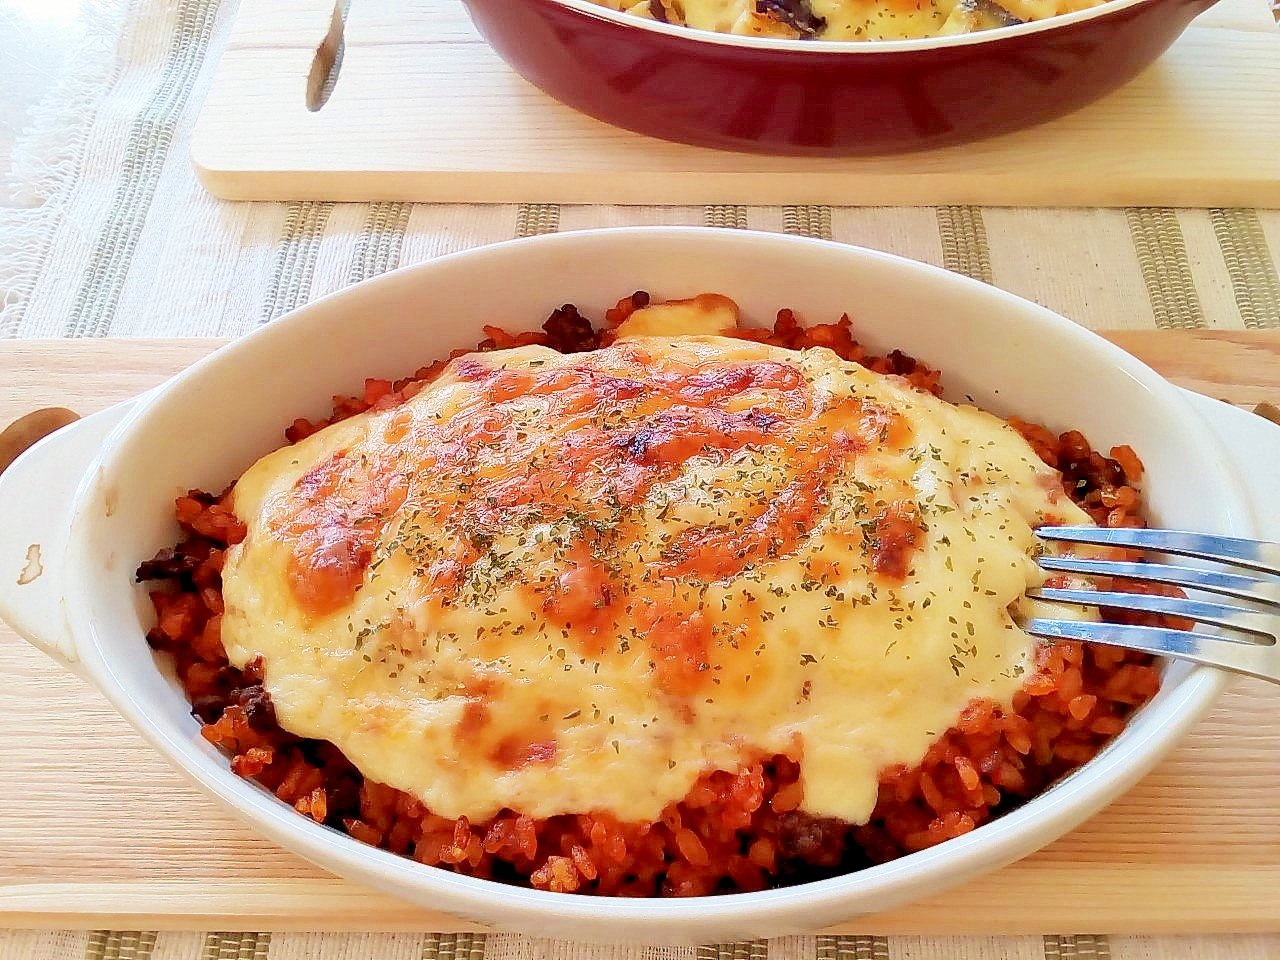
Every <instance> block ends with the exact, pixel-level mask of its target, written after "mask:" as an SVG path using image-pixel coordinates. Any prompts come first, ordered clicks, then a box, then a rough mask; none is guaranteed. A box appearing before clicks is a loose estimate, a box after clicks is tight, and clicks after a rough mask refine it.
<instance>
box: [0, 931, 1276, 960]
mask: <svg viewBox="0 0 1280 960" xmlns="http://www.w3.org/2000/svg"><path fill="white" fill-rule="evenodd" d="M1278 945H1280V941H1278V940H1277V938H1276V937H1271V936H1265V935H1253V936H1232V937H1225V936H1214V937H1115V936H1112V937H1106V936H1102V935H1099V934H1076V935H1070V936H1068V935H1050V936H1043V937H967V938H953V937H870V936H857V937H854V936H848V937H786V938H783V939H779V940H769V941H764V940H752V941H743V942H740V943H722V944H710V945H707V946H703V947H657V946H645V945H632V946H598V945H589V944H581V943H574V942H572V941H568V940H540V939H534V938H529V937H518V936H514V935H509V934H491V935H488V936H484V935H481V934H465V933H459V934H438V933H413V934H409V933H399V934H369V933H363V934H362V933H350V934H333V933H328V934H317V933H276V934H266V933H207V934H193V933H171V932H158V933H157V932H154V931H153V932H145V931H108V930H95V931H88V932H41V931H13V932H7V933H6V932H3V931H0V957H4V958H5V960H988V958H991V960H1166V958H1167V960H1275V958H1276V957H1277V956H1280V954H1278V953H1277V952H1276V951H1277V946H1278Z"/></svg>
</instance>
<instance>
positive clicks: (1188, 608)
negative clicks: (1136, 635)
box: [1027, 587, 1276, 646]
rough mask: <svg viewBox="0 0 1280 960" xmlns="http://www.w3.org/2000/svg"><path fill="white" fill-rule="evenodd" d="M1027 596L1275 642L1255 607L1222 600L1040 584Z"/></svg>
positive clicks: (1264, 617)
mask: <svg viewBox="0 0 1280 960" xmlns="http://www.w3.org/2000/svg"><path fill="white" fill-rule="evenodd" d="M1027 596H1028V597H1035V598H1037V599H1040V600H1054V601H1058V602H1060V603H1081V604H1086V605H1088V606H1095V607H1110V608H1112V609H1115V610H1140V611H1143V612H1146V613H1165V614H1168V615H1170V616H1174V617H1186V618H1187V619H1188V620H1195V621H1197V622H1198V623H1211V624H1213V625H1214V626H1218V627H1234V628H1235V629H1237V630H1245V631H1247V632H1249V633H1251V634H1258V635H1259V636H1260V637H1261V638H1263V639H1262V640H1255V641H1254V642H1255V643H1258V642H1263V643H1266V644H1267V645H1268V646H1270V645H1272V644H1274V643H1275V642H1276V635H1275V634H1274V633H1273V632H1272V631H1273V630H1274V629H1275V627H1274V626H1272V623H1271V621H1272V620H1273V619H1274V618H1272V617H1271V616H1269V615H1267V614H1265V613H1258V612H1257V611H1256V610H1245V609H1243V608H1241V607H1232V606H1229V605H1227V604H1223V603H1206V602H1204V601H1203V600H1187V599H1185V598H1183V597H1160V596H1154V595H1152V594H1145V593H1112V592H1111V591H1108V590H1062V589H1058V588H1057V587H1043V588H1041V589H1039V590H1028V591H1027Z"/></svg>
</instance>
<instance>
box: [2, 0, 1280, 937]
mask: <svg viewBox="0 0 1280 960" xmlns="http://www.w3.org/2000/svg"><path fill="white" fill-rule="evenodd" d="M98 2H99V3H100V4H101V5H103V6H104V7H112V5H114V8H113V9H112V10H110V11H108V12H109V13H110V14H111V15H110V16H107V15H106V14H103V15H102V17H101V22H103V23H111V24H119V25H120V26H119V29H120V31H121V32H120V34H119V36H118V37H114V42H115V44H116V52H115V54H114V55H113V56H108V57H103V56H97V57H94V56H89V55H86V56H85V57H84V58H82V62H83V70H84V71H85V75H84V76H77V77H76V78H74V82H73V83H70V84H69V86H68V87H67V88H66V91H70V92H69V93H67V96H68V97H71V96H74V97H78V98H80V100H79V101H78V102H77V103H76V104H75V106H76V110H75V113H74V116H76V117H79V118H80V120H81V122H80V124H79V126H77V127H76V128H75V130H74V131H71V132H69V134H68V137H67V143H66V144H65V149H62V150H61V151H60V152H59V153H58V155H57V157H55V158H50V157H44V156H37V155H35V153H34V151H36V150H38V149H42V148H41V146H40V144H41V143H44V142H45V140H47V138H33V139H32V141H31V142H30V143H27V144H20V145H19V156H18V157H16V158H15V164H14V168H15V169H19V170H29V171H35V173H34V174H33V178H32V181H31V183H30V184H28V185H27V188H26V190H25V193H24V195H25V196H28V197H29V198H30V200H31V202H30V204H29V206H27V207H23V208H11V209H10V208H6V209H0V252H3V257H0V338H32V337H159V336H187V337H189V336H220V337H225V336H235V335H238V334H242V333H245V332H248V331H250V330H252V329H254V328H255V327H257V326H259V325H260V324H263V323H270V322H271V321H273V320H274V319H276V318H278V317H280V316H281V315H283V314H285V313H287V312H288V311H290V310H292V309H294V308H296V307H297V306H299V305H301V304H304V303H306V302H308V301H310V300H312V299H314V298H316V297H319V296H323V295H325V294H328V293H331V292H333V291H336V290H340V289H342V288H343V287H346V286H348V285H350V284H352V283H355V282H358V281H360V280H364V279H367V278H369V277H372V276H376V275H378V274H380V273H384V272H386V271H387V270H391V269H394V268H396V267H398V266H404V265H409V264H415V263H421V262H424V261H427V260H430V259H432V258H435V257H439V256H441V255H444V254H447V253H452V252H455V251H459V250H465V249H469V248H473V247H477V246H481V245H483V244H488V243H494V242H499V241H504V240H510V239H514V238H517V237H531V236H536V235H539V234H546V233H554V232H558V231H570V230H584V229H593V228H602V227H617V226H627V225H652V224H685V225H699V226H703V225H705V226H712V227H718V228H724V229H739V230H741V229H753V230H764V231H771V232H777V233H787V234H793V235H799V236H808V237H818V238H822V239H827V240H835V241H839V242H843V243H851V244H860V245H864V246H867V247H871V248H875V249H878V250H885V251H888V252H891V253H896V254H900V255H902V256H906V257H911V258H914V259H918V260H922V261H925V262H928V263H933V264H936V265H938V266H942V267H945V268H947V269H950V270H954V271H957V272H959V273H963V274H965V275H968V276H970V277H974V278H976V279H978V280H981V281H984V282H987V283H992V284H995V285H997V286H1000V287H1002V288H1004V289H1007V290H1010V291H1012V292H1014V293H1017V294H1019V295H1021V296H1024V297H1028V298H1030V299H1033V300H1035V301H1038V302H1040V303H1043V304H1045V305H1046V306H1048V307H1050V308H1052V309H1054V310H1057V311H1059V312H1060V313H1062V314H1064V315H1066V316H1068V317H1070V318H1072V319H1073V320H1075V321H1077V322H1079V323H1081V324H1084V325H1086V326H1088V327H1091V328H1094V329H1110V328H1157V327H1167V328H1198V327H1205V328H1214V329H1223V330H1232V329H1245V328H1278V327H1280V211H1276V210H1253V209H1215V210H1172V209H1149V208H1142V209H1128V210H1122V209H1116V210H1030V209H1008V208H990V207H989V208H978V207H972V206H946V207H938V208H936V209H935V208H875V207H869V208H852V207H839V206H834V207H833V206H813V205H800V206H782V207H752V206H741V205H708V206H607V205H600V206H580V205H556V204H546V203H524V204H505V205H489V206H468V205H432V206H427V205H411V204H405V203H392V202H380V203H368V204H332V203H314V202H295V203H263V204H227V203H220V202H217V201H215V200H213V199H211V198H210V197H209V196H207V195H206V194H205V193H204V192H203V191H202V190H201V189H200V188H199V186H198V185H197V183H196V182H195V179H194V177H193V176H192V172H191V169H190V167H189V164H188V162H187V155H188V147H189V140H190V132H191V127H192V124H193V121H194V117H195V112H196V110H197V109H198V105H199V104H200V102H201V100H202V99H203V97H204V94H205V91H206V90H207V88H208V84H209V80H210V76H211V70H212V66H213V63H214V62H215V60H216V54H217V53H218V52H219V50H220V49H221V45H222V44H223V43H224V42H225V32H226V27H227V25H228V23H229V19H230V16H231V13H232V8H233V7H234V6H235V4H234V3H233V2H231V0H227V2H225V3H224V2H222V0H172V2H169V3H155V2H152V0H98ZM115 8H118V9H115ZM106 39H107V40H111V39H112V38H106ZM90 52H91V51H90ZM95 71H96V72H95ZM64 92H65V91H64ZM71 115H72V114H70V113H69V114H68V116H71ZM37 141H39V142H37ZM24 150H25V151H28V153H27V154H23V151H24ZM802 279H803V278H800V280H801V282H802ZM121 840H122V842H123V841H126V840H127V838H121ZM227 922H228V923H230V925H232V926H235V924H234V923H232V922H231V920H230V918H229V919H228V921H227ZM1077 926H1078V929H1076V930H1069V931H1044V932H1043V935H1041V936H1022V937H994V936H993V937H882V936H823V937H789V938H783V939H779V940H771V941H762V940H757V941H743V942H738V943H721V944H706V945H703V946H700V947H688V948H666V947H656V946H645V945H634V946H618V947H600V946H593V945H588V944H582V943H575V942H572V941H569V940H563V941H561V940H541V939H536V938H531V937H524V936H519V935H514V934H493V935H489V936H484V935H478V934H440V933H431V932H422V933H411V934H409V933H406V934H373V933H360V932H352V933H345V934H317V933H283V932H275V933H272V932H268V931H257V932H241V931H229V932H228V931H195V932H186V933H182V932H168V931H159V932H158V931H154V930H152V931H147V930H133V931H123V930H91V931H58V930H38V929H35V930H7V931H5V930H0V960H11V958H12V960H1175V958H1178V960H1181V958H1187V960H1210V958H1212V960H1280V936H1277V935H1257V936H1237V937H1233V936H1212V937H1199V938H1197V937H1184V938H1156V937H1133V936H1124V937H1120V936H1104V935H1102V934H1101V933H1097V932H1094V933H1089V932H1087V931H1089V930H1090V929H1092V928H1093V926H1094V925H1093V924H1092V923H1091V921H1090V918H1089V917H1085V916H1082V917H1080V918H1079V923H1078V925H1077Z"/></svg>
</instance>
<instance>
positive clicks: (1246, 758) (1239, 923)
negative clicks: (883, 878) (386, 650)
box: [0, 331, 1280, 935]
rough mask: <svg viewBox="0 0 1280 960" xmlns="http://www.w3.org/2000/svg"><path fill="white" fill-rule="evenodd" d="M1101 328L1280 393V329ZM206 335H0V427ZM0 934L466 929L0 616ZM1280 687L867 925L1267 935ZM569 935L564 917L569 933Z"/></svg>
mask: <svg viewBox="0 0 1280 960" xmlns="http://www.w3.org/2000/svg"><path fill="white" fill-rule="evenodd" d="M1111 336H1112V339H1114V340H1115V341H1116V342H1118V343H1120V344H1121V345H1122V346H1124V347H1126V348H1127V349H1129V350H1131V351H1132V352H1134V353H1136V354H1137V355H1138V356H1140V357H1142V358H1143V359H1145V360H1146V361H1147V362H1149V363H1151V364H1152V365H1153V366H1155V367H1156V368H1157V369H1159V370H1161V371H1162V372H1164V373H1165V374H1166V375H1167V376H1169V377H1170V378H1171V379H1173V380H1175V381H1177V382H1179V383H1181V384H1183V385H1185V386H1188V387H1191V388H1193V389H1198V390H1200V391H1202V392H1204V393H1208V394H1211V395H1214V396H1217V397H1220V398H1224V399H1228V400H1231V401H1234V402H1237V403H1244V404H1254V403H1259V402H1263V401H1266V400H1271V401H1275V400H1277V399H1280V331H1269V332H1248V333H1244V332H1240V333H1236V332H1231V333H1208V332H1203V331H1200V332H1189V331H1158V332H1157V331H1125V332H1123V333H1121V332H1117V333H1115V334H1112V335H1111ZM216 345H217V342H216V341H212V340H157V341H91V340H88V341H86V340H80V341H48V342H38V341H37V342H30V341H26V342H24V341H8V342H3V341H0V425H3V424H6V423H8V422H9V421H11V420H13V419H15V418H16V417H18V416H20V415H21V414H23V413H26V412H27V411H29V410H31V409H33V408H35V407H40V406H46V405H51V404H65V405H69V406H71V407H72V408H74V409H77V410H79V412H81V413H90V412H92V411H93V410H96V409H100V408H102V407H104V406H107V405H109V404H111V403H114V402H116V401H118V400H121V399H124V398H126V397H129V396H132V395H134V394H136V393H139V392H140V391H142V390H144V389H146V388H148V387H150V386H153V385H154V384H156V383H159V382H160V381H161V380H163V379H164V378H165V377H167V376H169V375H170V374H172V373H174V372H175V371H177V370H179V369H181V368H182V367H184V366H186V365H187V364H189V363H191V362H192V361H194V360H196V359H198V358H199V357H201V356H203V355H205V354H206V353H208V352H209V351H210V350H211V349H213V348H214V346H216ZM0 783H2V784H4V787H3V789H0V926H34V927H44V928H53V927H58V928H65V927H91V928H101V927H111V928H115V929H198V930H210V929H217V930H266V929H275V930H317V931H318V930H360V931H375V930H420V931H425V930H430V931H456V930H466V929H476V928H475V927H470V926H468V925H465V924H461V923H459V922H458V921H456V920H452V919H450V918H448V917H445V916H443V915H440V914H434V913H430V912H427V911H424V910H420V909H417V908H415V907H412V906H409V905H406V904H404V903H402V902H400V901H397V900H395V899H393V898H391V897H387V896H385V895H383V894H379V893H375V892H373V891H370V890H367V889H364V888H362V887H358V886H355V885H353V884H350V883H347V882H346V881H342V880H338V879H335V878H333V877H331V876H330V875H328V874H326V873H325V872H324V871H322V870H320V869H318V868H316V867H313V866H311V865H309V864H307V863H305V862H303V861H302V860H300V859H298V858H297V857H295V856H293V855H292V854H289V853H287V852H285V851H283V850H282V849H280V848H278V847H276V846H274V845H273V844H271V843H270V842H268V841H266V840H262V839H259V838H257V837H255V835H254V834H253V833H252V832H251V831H250V830H249V829H248V828H247V827H245V826H243V825H242V824H241V823H240V822H239V821H238V820H236V819H234V818H232V817H231V816H230V815H228V814H226V813H224V812H223V811H222V810H221V808H220V807H217V806H215V805H214V804H213V803H212V802H211V801H209V800H206V799H205V798H204V797H203V795H202V794H200V793H198V792H197V791H196V790H195V789H194V788H193V787H190V786H188V785H187V784H186V782H185V781H184V780H183V779H182V778H181V777H180V776H179V775H178V774H177V773H175V772H173V771H172V770H171V769H170V768H169V767H168V766H167V764H166V763H165V762H164V761H163V760H161V759H160V757H159V756H158V755H157V754H155V753H154V751H153V750H152V749H151V748H150V747H149V746H148V745H147V744H146V743H145V742H144V741H143V740H142V739H141V738H140V737H139V736H138V735H137V734H135V733H134V732H133V730H132V728H130V727H129V726H128V725H127V724H125V723H124V721H123V720H121V719H119V718H118V717H117V716H116V714H115V713H114V712H113V711H112V709H111V708H110V707H109V706H108V705H107V703H106V702H105V701H104V700H103V699H102V698H101V697H100V696H98V694H97V693H96V692H95V691H93V690H92V689H90V688H89V687H87V686H86V685H85V684H84V683H82V682H81V681H80V680H78V679H76V678H75V677H73V676H71V675H70V674H67V673H65V672H63V671H62V670H61V669H60V668H58V667H57V666H55V665H54V664H53V663H52V662H51V661H50V660H48V659H47V658H45V657H44V656H43V655H42V654H40V653H37V652H36V651H35V650H34V649H32V648H30V647H28V646H27V645H26V644H25V643H23V642H22V641H20V640H19V639H18V638H17V637H15V636H14V635H13V634H12V633H10V632H9V631H7V630H5V629H3V628H2V627H0ZM1277 798H1280V687H1273V686H1269V685H1266V684H1263V683H1261V682H1260V681H1248V682H1243V681H1242V682H1240V683H1238V684H1237V685H1235V686H1234V687H1233V689H1232V690H1231V691H1230V692H1229V693H1228V694H1227V695H1226V696H1224V697H1223V699H1222V701H1221V702H1220V704H1219V705H1218V707H1217V709H1216V710H1215V712H1214V713H1213V715H1212V716H1211V717H1210V718H1209V719H1208V720H1206V721H1205V722H1204V723H1203V724H1202V725H1201V726H1200V727H1199V728H1198V729H1197V730H1196V731H1195V732H1194V733H1193V734H1192V735H1191V736H1190V737H1188V739H1187V740H1186V742H1185V744H1184V745H1183V746H1182V747H1181V748H1180V749H1179V750H1177V751H1176V752H1175V753H1174V754H1173V755H1172V756H1171V757H1170V758H1169V759H1167V760H1166V761H1165V762H1164V763H1163V764H1162V765H1161V766H1160V767H1159V768H1158V769H1157V770H1156V771H1155V772H1154V773H1152V774H1151V775H1150V776H1148V777H1147V778H1146V779H1145V780H1144V781H1143V782H1142V783H1141V784H1140V785H1139V786H1138V787H1137V788H1135V789H1134V790H1133V791H1132V792H1131V793H1129V794H1128V795H1127V796H1126V797H1124V798H1123V799H1122V800H1120V801H1119V802H1117V803H1115V804H1113V805H1112V806H1111V807H1109V808H1108V809H1107V810H1105V811H1104V812H1103V813H1101V814H1099V815H1098V816H1097V817H1096V818H1094V819H1093V820H1092V821H1090V822H1089V823H1088V824H1086V825H1085V826H1084V827H1082V828H1081V829H1079V830H1077V831H1076V832H1075V833H1073V834H1071V835H1070V836H1068V837H1066V838H1064V839H1062V840H1060V841H1058V842H1057V843H1054V844H1052V845H1051V846H1049V847H1048V848H1046V849H1045V850H1043V851H1041V852H1040V853H1038V854H1036V855H1034V856H1032V857H1030V858H1028V859H1026V860H1024V861H1022V862H1020V863H1017V864H1014V865H1013V866H1010V867H1007V868H1005V869H1004V870H1001V871H999V872H998V873H995V874H992V875H989V876H987V877H985V878H982V879H980V880H977V881H975V882H973V883H972V884H970V885H968V886H965V887H962V888H959V889H957V890H954V891H952V892H950V893H947V894H945V895H942V896H939V897H935V898H933V899H931V900H929V901H927V902H925V903H922V904H917V905H914V906H912V907H910V908H907V909H903V910H898V911H894V912H893V913H889V914H884V915H881V916H877V917H871V918H866V919H862V920H857V921H854V922H851V923H847V924H844V925H842V926H841V927H839V928H836V929H837V930H838V931H840V932H861V933H874V934H897V933H914V934H947V933H982V934H1019V933H1028V934H1030V933H1043V932H1045V931H1054V930H1058V931H1062V930H1079V929H1086V928H1087V929H1088V930H1089V931H1092V932H1099V933H1149V934H1155V933H1196V932H1203V933H1208V932H1216V933H1228V932H1257V931H1280V896H1277V891H1278V890H1280V801H1278V800H1277ZM566 933H567V934H569V935H571V934H572V931H566Z"/></svg>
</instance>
